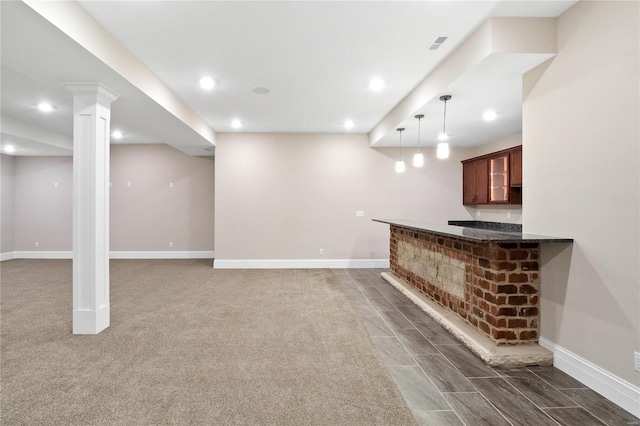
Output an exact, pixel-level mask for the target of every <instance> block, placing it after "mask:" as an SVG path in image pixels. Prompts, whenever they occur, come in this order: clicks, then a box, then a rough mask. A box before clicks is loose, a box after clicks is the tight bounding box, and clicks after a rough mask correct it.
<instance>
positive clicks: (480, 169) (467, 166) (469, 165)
mask: <svg viewBox="0 0 640 426" xmlns="http://www.w3.org/2000/svg"><path fill="white" fill-rule="evenodd" d="M488 173H489V161H488V160H487V159H486V158H481V159H478V160H474V161H468V162H463V163H462V204H464V205H474V204H487V202H488V201H489V198H488V190H489V174H488Z"/></svg>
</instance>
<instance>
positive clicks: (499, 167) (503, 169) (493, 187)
mask: <svg viewBox="0 0 640 426" xmlns="http://www.w3.org/2000/svg"><path fill="white" fill-rule="evenodd" d="M509 192H510V184H509V154H508V153H506V154H500V155H497V156H495V157H492V158H490V159H489V203H492V204H493V203H496V204H506V203H508V202H509Z"/></svg>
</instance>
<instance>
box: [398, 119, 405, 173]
mask: <svg viewBox="0 0 640 426" xmlns="http://www.w3.org/2000/svg"><path fill="white" fill-rule="evenodd" d="M396 130H397V131H398V133H400V159H399V160H398V161H396V173H404V171H405V170H406V169H407V166H405V164H404V161H402V132H404V127H398V128H397V129H396Z"/></svg>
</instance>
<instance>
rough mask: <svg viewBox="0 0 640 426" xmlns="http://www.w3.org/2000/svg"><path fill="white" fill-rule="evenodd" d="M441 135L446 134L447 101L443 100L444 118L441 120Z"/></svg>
mask: <svg viewBox="0 0 640 426" xmlns="http://www.w3.org/2000/svg"><path fill="white" fill-rule="evenodd" d="M442 134H443V135H446V134H447V100H446V99H445V100H444V117H443V119H442Z"/></svg>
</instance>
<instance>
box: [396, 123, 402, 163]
mask: <svg viewBox="0 0 640 426" xmlns="http://www.w3.org/2000/svg"><path fill="white" fill-rule="evenodd" d="M396 130H397V131H398V132H400V161H402V131H403V130H404V127H398V128H397V129H396Z"/></svg>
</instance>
